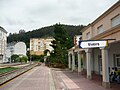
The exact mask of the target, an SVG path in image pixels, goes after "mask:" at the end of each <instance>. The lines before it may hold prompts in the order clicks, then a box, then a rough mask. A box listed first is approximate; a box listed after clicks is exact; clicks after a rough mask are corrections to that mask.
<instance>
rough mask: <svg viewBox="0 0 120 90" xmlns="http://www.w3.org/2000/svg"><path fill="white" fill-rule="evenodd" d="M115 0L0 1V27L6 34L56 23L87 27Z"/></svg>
mask: <svg viewBox="0 0 120 90" xmlns="http://www.w3.org/2000/svg"><path fill="white" fill-rule="evenodd" d="M117 1H118V0H90V1H88V0H0V8H1V11H0V14H1V17H0V25H1V26H3V27H4V28H5V29H6V30H7V31H8V32H12V33H13V32H18V31H19V30H20V29H25V30H26V31H28V30H33V29H37V28H40V27H43V26H48V25H52V24H55V23H57V22H61V23H65V24H74V25H79V24H88V23H91V22H92V21H93V20H95V19H96V18H97V17H98V16H100V15H101V14H102V13H103V12H104V11H106V10H107V9H108V8H109V7H110V6H112V5H113V4H114V3H115V2H117Z"/></svg>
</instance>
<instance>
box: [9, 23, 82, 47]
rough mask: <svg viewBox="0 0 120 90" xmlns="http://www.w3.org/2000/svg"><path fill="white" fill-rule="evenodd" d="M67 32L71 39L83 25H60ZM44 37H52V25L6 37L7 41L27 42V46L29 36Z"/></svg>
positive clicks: (78, 32)
mask: <svg viewBox="0 0 120 90" xmlns="http://www.w3.org/2000/svg"><path fill="white" fill-rule="evenodd" d="M61 26H62V27H63V28H64V29H65V30H66V31H67V33H68V35H70V36H71V38H72V39H73V37H74V35H77V34H81V32H80V30H81V29H83V27H84V26H83V25H79V26H73V25H63V24H62V25H61ZM44 37H54V25H53V26H48V27H43V28H39V29H36V30H33V31H28V32H23V33H19V34H16V33H14V34H9V36H8V37H7V40H8V41H7V42H8V43H10V42H14V41H15V42H16V41H23V42H25V43H26V44H27V47H29V41H30V38H44Z"/></svg>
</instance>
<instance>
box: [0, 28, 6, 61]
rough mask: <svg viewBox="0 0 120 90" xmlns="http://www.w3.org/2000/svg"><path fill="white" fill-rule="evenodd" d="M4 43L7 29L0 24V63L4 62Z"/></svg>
mask: <svg viewBox="0 0 120 90" xmlns="http://www.w3.org/2000/svg"><path fill="white" fill-rule="evenodd" d="M6 43H7V31H6V30H5V29H4V28H3V27H1V26H0V63H3V62H6V59H5V56H6V54H5V50H6Z"/></svg>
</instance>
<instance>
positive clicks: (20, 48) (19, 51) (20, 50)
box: [14, 42, 26, 55]
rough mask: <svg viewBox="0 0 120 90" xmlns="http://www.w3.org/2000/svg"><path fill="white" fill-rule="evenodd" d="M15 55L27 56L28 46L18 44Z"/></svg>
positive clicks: (22, 43)
mask: <svg viewBox="0 0 120 90" xmlns="http://www.w3.org/2000/svg"><path fill="white" fill-rule="evenodd" d="M14 54H18V55H19V54H22V55H26V45H25V43H24V42H18V43H17V44H15V47H14Z"/></svg>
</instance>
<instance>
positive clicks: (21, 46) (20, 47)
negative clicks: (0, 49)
mask: <svg viewBox="0 0 120 90" xmlns="http://www.w3.org/2000/svg"><path fill="white" fill-rule="evenodd" d="M26 52H27V48H26V44H25V43H24V42H12V43H9V44H7V49H6V60H7V62H11V60H10V57H11V56H12V55H13V54H17V55H24V56H26Z"/></svg>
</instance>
